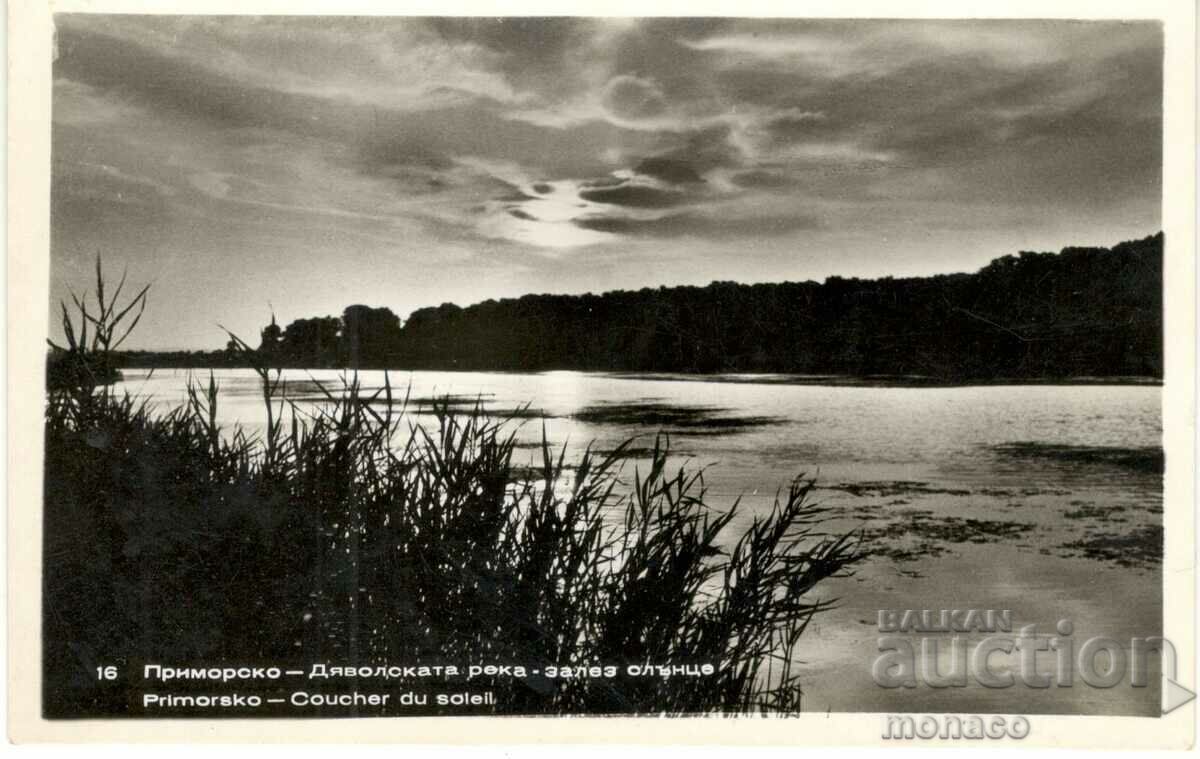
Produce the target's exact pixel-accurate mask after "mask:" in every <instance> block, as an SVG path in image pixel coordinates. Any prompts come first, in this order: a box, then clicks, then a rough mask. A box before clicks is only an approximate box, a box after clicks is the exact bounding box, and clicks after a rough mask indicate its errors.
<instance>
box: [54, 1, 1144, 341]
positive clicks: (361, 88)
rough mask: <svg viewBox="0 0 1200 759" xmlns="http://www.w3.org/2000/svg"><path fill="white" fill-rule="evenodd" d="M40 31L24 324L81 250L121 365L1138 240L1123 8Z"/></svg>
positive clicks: (87, 19)
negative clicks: (367, 316)
mask: <svg viewBox="0 0 1200 759" xmlns="http://www.w3.org/2000/svg"><path fill="white" fill-rule="evenodd" d="M55 22H56V39H55V55H56V58H55V62H54V69H53V72H54V81H53V105H52V108H53V139H52V158H51V162H52V190H51V228H52V232H51V300H52V314H56V313H57V304H58V301H59V300H60V299H63V298H67V297H69V292H70V291H71V290H73V291H75V292H77V293H79V292H82V291H84V290H87V289H94V285H93V284H92V281H93V277H94V274H93V267H94V264H95V259H96V256H97V255H98V254H99V255H101V256H102V257H103V261H104V265H105V268H106V270H107V271H109V272H111V275H112V276H113V277H114V278H115V277H117V276H119V275H120V272H121V271H122V270H127V271H128V276H129V282H130V283H131V284H138V285H141V284H143V283H150V284H151V288H150V296H149V305H148V308H147V310H146V314H145V316H144V317H143V319H142V322H141V323H140V324H139V325H138V327H137V330H136V332H135V334H134V336H133V337H131V338H130V341H129V343H127V345H126V346H125V347H140V348H152V349H169V348H187V349H197V348H207V349H212V348H219V347H221V346H223V345H224V342H225V336H224V334H223V332H222V331H221V329H220V327H218V324H220V325H224V326H226V327H228V328H230V329H231V330H233V331H234V332H236V333H238V334H240V335H242V336H243V337H248V339H250V341H251V342H256V341H257V334H258V331H259V329H260V328H261V327H262V326H263V325H264V324H265V323H266V322H267V321H269V320H270V318H271V314H272V313H274V314H275V315H276V316H277V318H278V319H279V321H280V323H281V324H286V323H287V322H288V321H290V320H292V319H296V318H301V317H309V316H323V315H326V314H329V315H338V314H340V313H341V311H342V309H343V308H345V307H346V306H348V305H351V304H355V303H362V304H366V305H370V306H386V307H388V308H391V309H392V310H393V311H394V312H396V313H397V314H398V315H399V316H401V317H402V318H404V317H406V316H407V315H408V314H409V313H410V312H411V311H413V310H414V309H417V308H421V307H425V306H435V305H438V304H441V303H444V302H454V303H458V304H460V305H467V304H469V303H475V302H479V301H481V300H486V299H489V298H503V297H516V296H519V295H522V294H525V293H531V292H555V293H584V292H594V293H599V292H603V291H606V290H613V289H638V288H641V287H658V286H660V285H667V286H670V285H679V284H689V285H704V284H708V283H709V282H711V281H714V280H734V281H739V282H777V281H786V280H793V281H794V280H810V279H811V280H817V281H820V280H823V279H824V278H825V277H827V276H830V275H840V276H846V277H853V276H857V277H878V276H916V275H927V274H933V273H941V272H954V271H973V270H975V269H977V268H979V267H980V266H983V265H985V264H986V263H987V262H988V261H990V260H991V259H993V258H996V257H999V256H1003V255H1007V254H1010V253H1016V252H1018V251H1021V250H1058V249H1060V248H1062V247H1064V246H1067V245H1104V246H1109V245H1112V244H1114V243H1117V242H1120V241H1122V240H1127V239H1133V238H1140V237H1144V236H1146V235H1148V234H1152V233H1154V232H1157V231H1158V229H1159V228H1160V226H1161V211H1160V206H1161V174H1162V171H1161V162H1162V149H1161V131H1162V95H1161V93H1162V53H1163V50H1162V31H1161V27H1160V25H1158V24H1157V23H1153V22H1139V23H1123V22H1076V21H915V20H899V21H897V20H889V21H882V20H881V21H873V20H866V21H864V20H850V21H835V20H805V19H735V18H716V19H624V18H555V19H535V18H516V19H493V18H338V17H321V18H313V17H308V18H301V17H230V16H225V17H217V16H210V17H203V16H177V17H164V16H158V17H151V16H108V15H79V14H70V15H64V14H59V15H57V16H56V17H55ZM56 319H57V317H56V316H55V317H53V318H52V323H55V321H56Z"/></svg>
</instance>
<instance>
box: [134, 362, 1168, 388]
mask: <svg viewBox="0 0 1200 759" xmlns="http://www.w3.org/2000/svg"><path fill="white" fill-rule="evenodd" d="M206 369H211V370H214V371H215V370H228V369H241V370H251V369H253V367H250V366H211V367H210V366H132V365H125V366H122V367H121V370H138V371H154V372H158V371H203V370H206ZM281 369H284V370H286V371H306V372H318V371H336V372H351V371H356V370H355V369H352V368H351V367H302V366H295V367H281ZM357 371H363V372H383V371H387V372H397V373H405V374H410V373H414V372H445V373H456V374H504V375H522V374H528V375H541V374H555V373H573V374H585V375H591V376H595V377H607V378H610V379H623V380H642V381H648V382H713V383H728V384H749V385H808V386H814V387H879V388H884V387H895V388H952V387H991V386H995V387H1020V386H1030V385H1048V386H1064V387H1066V386H1117V387H1130V386H1134V387H1136V386H1145V387H1162V386H1163V380H1162V379H1161V378H1158V377H1143V376H1114V377H1086V376H1085V377H997V378H984V379H976V378H961V379H951V378H941V377H929V376H924V375H891V374H876V375H862V376H856V375H848V374H787V373H780V372H761V373H758V372H729V373H721V372H715V373H703V372H614V371H604V370H594V369H542V370H537V371H519V370H512V369H453V368H451V369H434V368H419V369H412V368H401V367H369V368H360V369H358V370H357Z"/></svg>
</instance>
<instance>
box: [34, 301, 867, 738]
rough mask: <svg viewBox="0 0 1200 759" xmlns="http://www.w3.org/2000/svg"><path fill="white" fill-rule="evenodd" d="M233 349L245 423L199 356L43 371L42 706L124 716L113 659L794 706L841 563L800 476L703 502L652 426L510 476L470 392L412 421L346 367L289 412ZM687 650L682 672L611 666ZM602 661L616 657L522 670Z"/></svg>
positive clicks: (559, 699) (516, 697) (502, 433)
mask: <svg viewBox="0 0 1200 759" xmlns="http://www.w3.org/2000/svg"><path fill="white" fill-rule="evenodd" d="M138 297H139V298H143V299H144V297H145V291H143V292H142V293H140V294H139V295H138ZM120 313H122V311H121V310H114V309H106V310H104V311H102V312H101V314H100V315H99V317H98V319H97V321H99V325H96V324H94V323H93V324H92V326H93V328H95V327H96V326H99V327H101V328H103V329H109V328H110V327H112V324H111V323H110V322H106V321H105V320H106V318H115V316H116V315H118V314H120ZM67 318H68V317H66V316H65V315H64V319H67ZM238 345H240V346H241V349H242V350H243V351H245V352H246V353H247V359H248V360H254V361H256V362H258V361H259V359H260V358H261V357H259V356H258V355H257V354H256V353H255V352H254V351H253V350H251V349H250V347H249V346H248V345H246V344H245V343H242V342H240V341H238ZM103 350H104V348H103V347H101V349H100V353H101V356H100V357H101V358H102V354H103ZM80 360H83V359H82V358H80ZM254 365H255V366H256V367H257V369H258V371H259V376H260V378H261V382H262V389H263V403H264V404H265V405H266V407H267V409H268V424H267V427H266V429H265V431H264V432H263V433H261V434H256V435H251V434H248V433H246V432H245V431H244V430H242V429H237V428H235V429H221V428H220V427H219V425H218V424H217V421H216V420H217V408H218V404H219V402H220V388H219V386H218V383H217V382H216V380H215V378H214V377H213V376H212V375H211V374H210V375H209V377H208V378H207V381H201V380H196V381H193V382H191V383H190V384H189V390H188V397H187V400H186V402H185V403H184V404H182V405H180V406H179V407H177V408H171V409H167V410H165V411H161V410H157V409H154V408H153V407H151V406H150V405H149V404H147V403H145V402H143V401H139V400H137V399H135V398H132V397H130V396H128V395H127V394H124V393H118V392H116V391H115V390H113V389H112V388H110V387H108V386H105V385H100V384H93V385H91V386H90V387H87V388H80V387H63V386H58V387H55V386H51V387H50V389H49V396H50V397H49V402H48V404H47V410H46V459H45V500H44V503H45V567H44V569H45V571H44V574H43V592H44V614H45V619H44V623H45V634H44V641H45V644H44V645H45V656H46V659H45V661H46V682H47V687H46V688H45V690H44V692H45V709H46V712H47V715H48V716H80V715H81V714H90V713H97V712H99V713H121V712H122V711H123V710H125V709H127V708H128V705H127V701H128V697H129V694H128V693H127V692H123V691H121V690H120V689H119V688H117V689H110V691H109V692H108V694H107V695H104V696H98V695H97V688H96V685H95V674H94V669H95V667H96V666H98V665H99V664H101V663H107V662H113V661H116V662H118V663H122V664H127V665H129V666H140V664H141V663H143V662H148V661H157V662H162V663H168V664H169V663H176V664H179V665H185V664H192V665H199V664H201V663H204V664H209V665H210V666H216V665H217V664H220V663H230V664H233V663H237V664H248V663H254V664H262V663H276V664H280V665H281V666H282V665H291V666H307V665H310V664H311V663H314V662H325V663H329V664H332V665H334V666H339V665H342V664H354V665H358V666H366V665H377V666H378V665H386V664H399V665H421V664H426V665H435V664H442V665H445V664H454V665H457V666H459V667H461V668H462V669H463V670H465V669H466V667H467V666H468V665H470V664H481V665H487V664H496V665H505V664H508V665H523V666H525V667H527V668H528V670H529V673H528V674H527V676H526V677H523V678H513V677H507V676H501V677H496V678H494V679H477V680H475V681H472V684H473V685H475V686H480V687H482V688H486V689H487V690H491V691H492V692H493V693H494V694H495V696H496V702H497V703H496V706H495V707H494V708H495V710H496V711H497V712H499V713H513V714H567V713H570V714H576V713H578V714H629V713H654V714H657V713H668V714H691V713H709V712H731V713H747V712H757V711H796V710H799V709H800V707H801V692H802V691H801V680H802V672H801V671H799V670H798V669H797V668H796V664H795V662H796V655H797V650H798V646H799V645H800V641H801V636H802V634H803V633H804V631H805V628H806V626H807V625H808V624H809V623H810V621H811V620H812V619H813V617H814V615H815V614H818V613H820V612H821V611H822V610H824V609H827V608H829V606H830V604H831V603H832V602H833V599H825V598H821V597H820V596H819V595H818V593H817V592H816V591H817V589H818V586H819V585H820V584H821V583H822V581H824V580H826V579H828V578H830V577H833V576H835V575H839V574H843V573H846V572H848V571H849V570H850V568H851V567H852V565H853V564H854V563H855V562H856V561H857V560H858V559H859V558H860V555H861V554H860V551H859V545H858V542H857V540H856V539H855V538H854V537H853V536H830V535H828V534H826V533H825V532H824V531H823V530H822V523H823V521H824V518H825V513H824V510H823V509H821V508H820V507H818V506H815V505H814V504H813V503H812V502H811V499H810V495H811V489H812V482H811V481H809V480H805V479H802V478H798V479H796V480H794V481H792V483H791V484H790V486H789V487H788V488H787V489H786V490H784V491H782V492H781V493H780V494H779V496H778V497H777V499H776V503H775V505H774V508H773V509H771V510H770V511H769V512H768V513H764V514H755V515H753V516H749V517H748V518H747V519H745V520H743V519H741V517H740V507H739V505H738V504H737V503H734V504H732V505H730V506H729V507H728V508H726V509H723V510H719V511H718V510H715V509H712V508H710V507H709V505H708V503H707V499H708V496H707V492H706V489H705V486H704V479H703V470H700V469H692V470H688V469H686V468H673V467H672V466H671V465H670V447H669V440H668V439H667V438H666V437H665V436H659V437H658V438H657V439H656V441H655V444H654V446H653V448H652V450H650V451H649V453H648V455H646V457H645V459H644V460H642V461H641V463H639V464H637V465H636V466H634V465H631V464H630V463H629V461H630V459H629V456H628V455H627V451H629V450H630V443H625V444H624V445H622V446H619V447H617V448H616V449H615V450H612V451H608V452H604V453H597V452H595V451H592V450H591V449H588V450H587V451H585V452H584V453H583V454H582V455H580V456H578V457H577V458H576V459H575V460H573V461H570V462H568V461H567V453H566V450H565V448H563V449H559V450H555V449H553V448H552V447H551V445H550V444H549V443H548V442H545V441H544V437H543V443H542V445H541V447H540V450H539V451H537V452H536V459H537V460H536V461H535V462H534V468H535V469H536V470H537V471H536V473H535V474H534V475H533V476H529V474H528V473H527V472H526V471H523V470H527V469H528V467H527V466H525V465H524V464H526V463H528V459H526V461H525V462H521V461H517V460H515V459H516V457H517V454H518V448H517V447H516V429H515V427H514V426H513V425H512V423H511V422H509V421H506V420H496V419H492V418H489V417H488V416H487V415H486V414H485V413H484V412H483V410H482V408H481V407H480V406H479V405H476V406H475V407H474V408H470V409H464V408H463V407H462V406H461V404H454V403H451V402H450V401H449V400H448V399H447V400H443V401H439V402H437V405H436V408H435V411H436V414H435V416H434V421H433V422H431V423H424V424H419V423H416V422H413V421H411V419H412V418H413V417H412V416H406V415H405V413H404V411H405V409H406V408H407V406H408V403H409V399H408V397H407V395H406V394H398V393H394V391H393V387H392V384H391V382H390V380H387V379H385V381H384V383H383V387H381V388H377V389H374V390H370V391H367V390H365V389H364V388H363V387H362V386H361V384H360V383H359V381H358V378H357V377H356V376H354V375H349V376H347V377H346V378H345V380H344V383H343V384H342V386H341V387H338V388H323V392H324V394H325V399H324V402H323V403H319V404H317V405H316V406H315V407H313V406H311V405H306V406H305V407H301V406H299V405H297V404H294V403H292V402H291V401H289V399H288V398H287V394H286V386H284V385H282V384H281V383H280V379H279V378H280V375H279V373H278V372H276V371H273V370H272V369H271V368H270V367H269V366H266V365H264V364H262V363H255V364H254ZM386 376H387V375H386V374H385V378H386ZM85 390H86V392H85ZM523 453H524V455H525V456H527V457H528V455H529V452H528V451H527V450H525V451H524V452H523ZM630 468H632V469H633V472H632V476H630V472H629V471H628V470H629V469H630ZM737 524H743V525H744V526H743V528H742V529H741V530H735V529H734V528H735V526H736V525H737ZM704 663H707V664H711V665H713V667H714V670H715V671H714V674H713V675H711V676H708V677H703V678H699V679H697V678H693V677H682V676H671V677H661V676H657V675H655V676H650V677H628V676H626V675H625V674H624V671H623V669H624V666H625V665H627V664H636V665H645V664H652V665H700V664H704ZM605 664H609V665H616V666H618V667H620V668H621V670H622V671H621V673H620V674H619V675H618V676H616V677H612V678H608V677H578V678H576V677H572V678H567V679H558V678H556V679H550V678H547V677H545V675H544V673H545V671H546V667H547V666H564V665H570V666H575V665H605ZM534 669H537V670H538V672H539V674H536V675H535V674H532V670H534ZM456 685H461V684H460V683H456V682H444V681H436V682H434V683H432V684H431V683H428V682H426V683H412V682H410V683H405V687H414V688H421V687H430V686H432V688H433V690H434V691H435V692H436V691H437V690H439V689H441V690H449V689H453V688H454V687H455V686H456ZM428 711H429V712H431V713H436V712H437V711H438V709H437V708H436V707H434V706H432V705H431V706H430V707H429V709H428Z"/></svg>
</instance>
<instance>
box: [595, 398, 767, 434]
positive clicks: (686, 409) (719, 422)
mask: <svg viewBox="0 0 1200 759" xmlns="http://www.w3.org/2000/svg"><path fill="white" fill-rule="evenodd" d="M728 414H729V409H724V408H718V407H715V406H688V405H682V404H674V403H663V402H660V401H648V400H644V401H631V402H623V403H598V404H594V405H591V406H586V407H584V408H583V409H580V410H579V411H577V412H575V413H574V414H572V415H571V416H572V418H573V419H575V420H576V421H580V422H586V423H588V424H615V425H625V426H638V427H653V428H656V429H670V430H672V431H673V432H675V433H676V434H680V435H698V434H699V435H702V434H707V433H718V432H719V433H725V432H742V431H745V430H747V429H750V428H753V427H764V426H767V425H772V424H779V423H780V421H781V420H779V419H777V418H775V417H770V416H729V415H728Z"/></svg>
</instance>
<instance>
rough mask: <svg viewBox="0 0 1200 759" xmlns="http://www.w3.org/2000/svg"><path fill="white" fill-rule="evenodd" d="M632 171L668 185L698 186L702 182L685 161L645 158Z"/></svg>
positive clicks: (701, 178)
mask: <svg viewBox="0 0 1200 759" xmlns="http://www.w3.org/2000/svg"><path fill="white" fill-rule="evenodd" d="M633 170H634V171H636V172H637V173H638V174H641V175H642V176H647V177H653V178H655V179H658V180H661V181H663V182H668V183H670V184H699V183H701V182H703V181H704V179H703V177H701V176H700V175H699V174H697V173H696V170H695V169H693V168H692V166H691V164H689V163H688V162H687V161H677V160H672V159H670V158H647V159H645V160H643V161H642V162H641V163H639V164H638V165H637V166H635V167H634V169H633Z"/></svg>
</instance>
